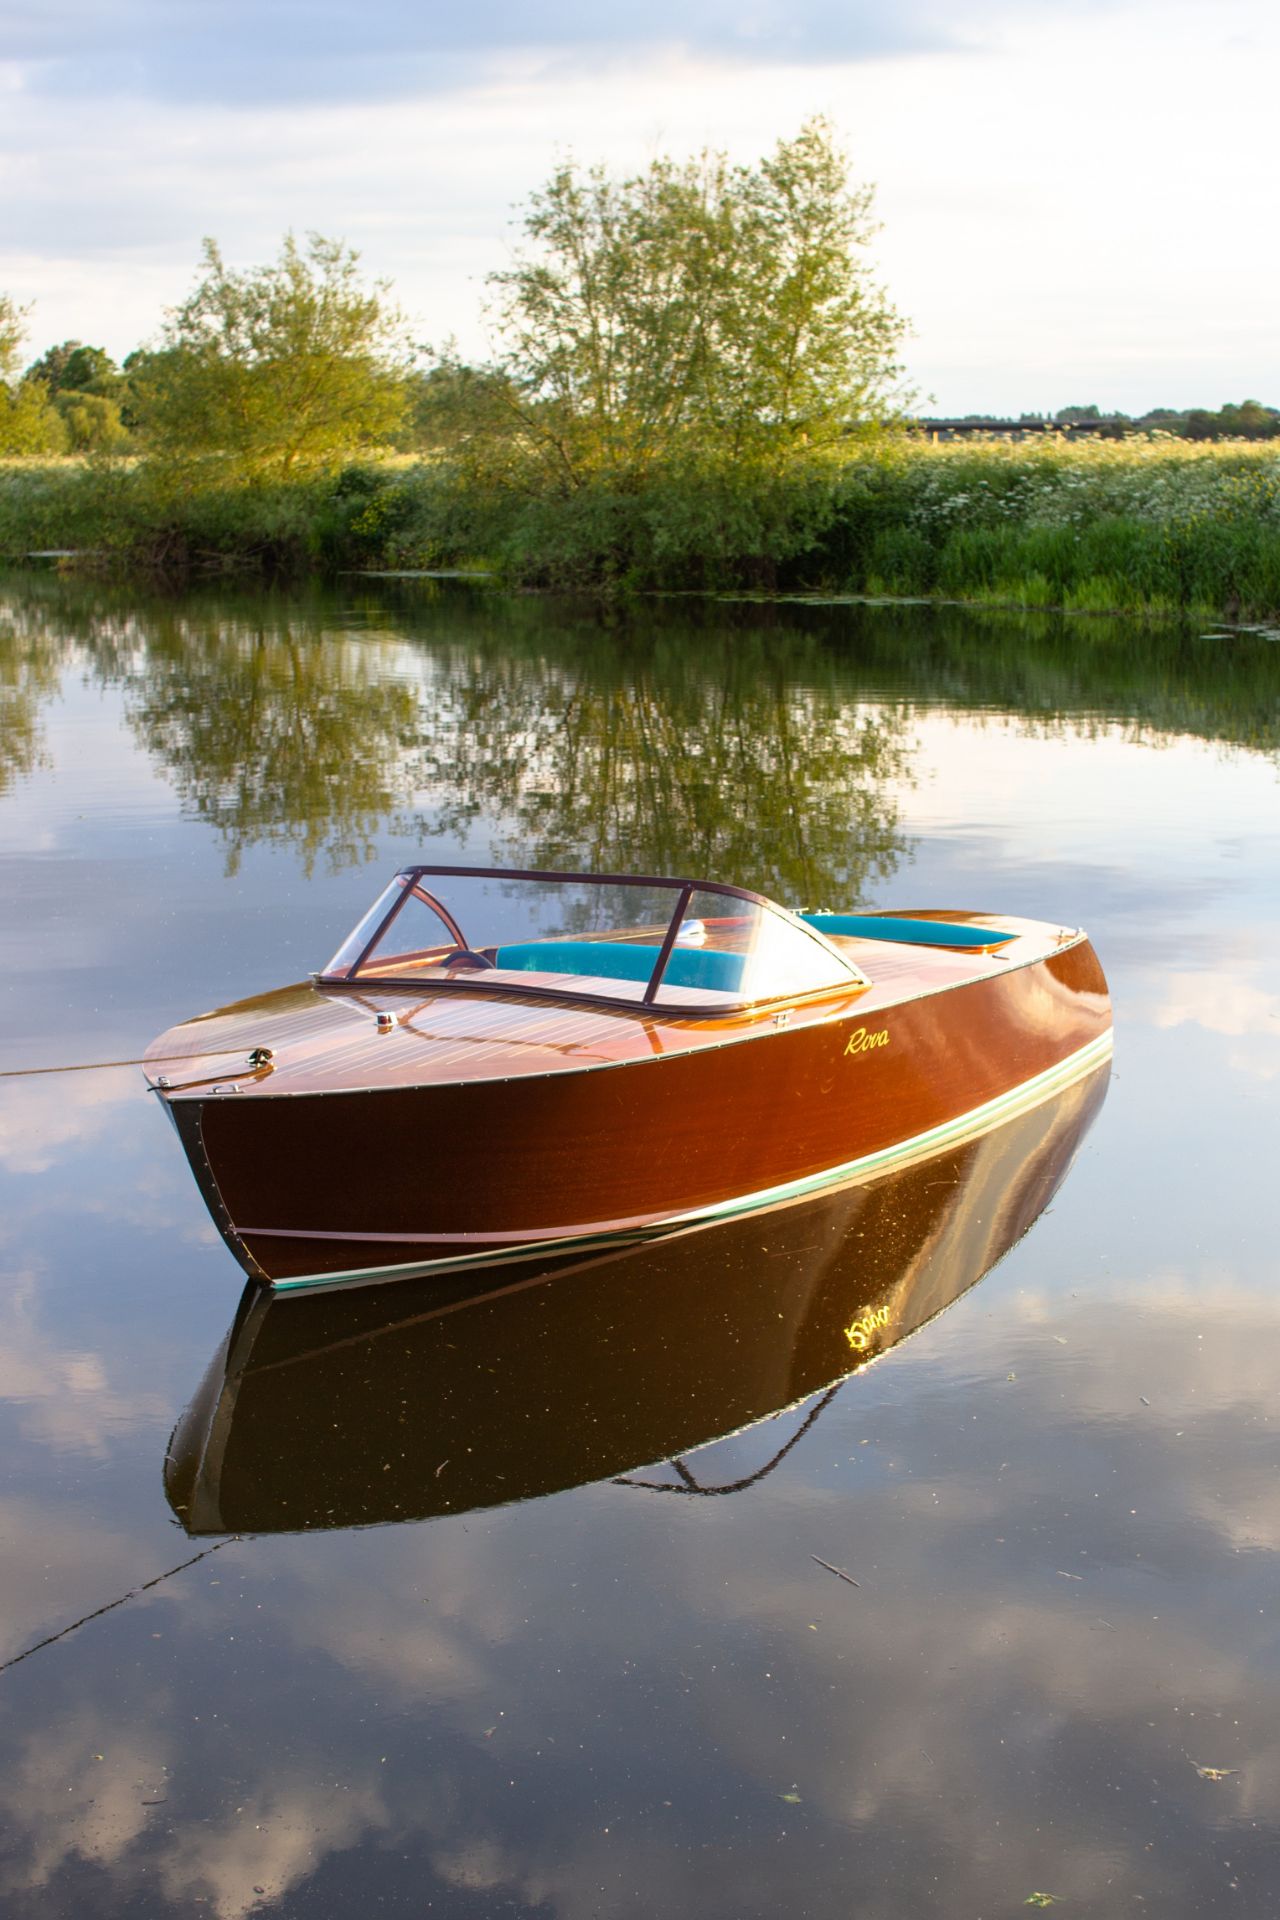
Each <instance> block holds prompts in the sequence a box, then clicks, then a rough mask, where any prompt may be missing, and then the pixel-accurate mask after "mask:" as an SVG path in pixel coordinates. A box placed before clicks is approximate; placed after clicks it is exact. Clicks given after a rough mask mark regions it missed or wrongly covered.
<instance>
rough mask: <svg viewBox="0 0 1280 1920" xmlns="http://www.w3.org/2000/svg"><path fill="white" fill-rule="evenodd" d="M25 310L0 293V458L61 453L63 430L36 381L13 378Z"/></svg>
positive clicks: (64, 438) (24, 327) (22, 337)
mask: <svg viewBox="0 0 1280 1920" xmlns="http://www.w3.org/2000/svg"><path fill="white" fill-rule="evenodd" d="M27 313H28V309H27V308H26V307H20V306H19V305H18V303H17V302H16V300H14V299H12V297H11V296H10V295H9V294H7V293H0V454H40V453H62V452H64V451H65V449H66V445H67V430H66V427H65V426H64V425H63V423H62V421H61V420H60V419H59V417H58V415H57V413H56V412H55V411H54V409H53V407H51V406H50V404H49V396H48V393H47V392H46V390H45V388H44V385H43V384H42V383H41V382H40V381H38V380H18V379H16V378H15V376H16V374H17V371H18V364H19V361H20V360H21V358H22V343H23V341H24V340H25V339H26V335H27Z"/></svg>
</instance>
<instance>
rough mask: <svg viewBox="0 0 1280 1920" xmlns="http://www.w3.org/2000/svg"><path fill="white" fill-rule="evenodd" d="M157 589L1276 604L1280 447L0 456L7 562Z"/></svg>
mask: <svg viewBox="0 0 1280 1920" xmlns="http://www.w3.org/2000/svg"><path fill="white" fill-rule="evenodd" d="M61 548H74V549H77V550H79V551H80V552H81V553H83V554H88V555H92V556H95V557H96V559H97V560H98V562H99V563H101V564H104V565H110V566H115V567H119V568H122V569H124V570H128V571H139V572H148V573H152V574H171V575H175V576H183V577H185V576H186V575H189V574H208V573H218V572H223V571H228V570H233V569H236V570H252V571H257V572H262V573H275V574H282V573H283V574H300V573H304V572H333V571H336V570H339V569H343V568H359V567H389V568H397V567H401V568H414V567H435V566H454V565H459V564H463V563H464V562H468V561H471V560H472V559H473V558H474V556H476V555H484V556H485V557H486V558H487V560H488V562H489V564H491V565H492V566H493V567H494V569H495V570H496V571H497V573H498V574H499V575H500V576H501V577H503V578H505V579H507V580H509V581H511V582H512V583H513V584H518V585H522V586H529V587H544V588H585V589H589V590H600V589H606V590H614V591H618V590H621V591H626V590H652V589H658V590H668V591H690V590H717V589H723V590H741V589H743V588H748V589H751V588H755V589H761V590H765V591H772V590H780V591H791V592H794V591H804V590H810V591H818V592H837V593H863V594H871V595H884V596H907V597H916V596H919V597H928V598H941V599H956V600H965V601H972V602H975V603H978V604H990V605H996V604H1003V605H1012V606H1020V607H1063V608H1067V609H1070V610H1074V611H1082V612H1160V613H1166V612H1170V611H1175V610H1182V611H1186V612H1189V613H1193V614H1195V615H1197V616H1206V615H1209V616H1223V615H1226V616H1231V617H1237V618H1245V619H1257V620H1270V619H1273V618H1275V617H1276V615H1277V614H1278V613H1280V456H1278V455H1277V453H1276V452H1275V451H1274V450H1272V449H1270V448H1269V447H1268V446H1267V444H1266V443H1262V444H1256V443H1254V444H1251V443H1244V442H1237V443H1221V442H1220V443H1216V444H1211V445H1200V446H1197V445H1195V444H1191V443H1188V442H1186V441H1169V440H1162V439H1160V438H1152V439H1148V440H1128V441H1122V442H1108V441H1099V442H1083V443H1082V442H1061V443H1056V442H1053V441H1050V442H1048V443H1046V444H1035V443H1023V444H1016V443H1005V442H987V443H981V444H979V445H976V446H975V445H972V444H964V443H950V444H940V445H935V444H932V443H929V442H926V441H922V440H920V439H917V438H912V437H909V436H907V435H900V434H899V435H890V434H882V435H878V436H874V437H868V438H865V439H861V438H859V439H851V440H849V441H847V442H844V443H842V444H841V446H840V448H839V450H838V451H837V452H835V453H830V452H828V453H826V454H824V455H822V456H818V455H814V456H813V457H811V458H806V459H805V460H804V461H802V462H800V463H795V464H792V465H791V466H790V467H788V468H787V469H785V470H783V471H776V470H775V471H770V470H767V469H765V468H764V467H762V466H759V465H757V466H754V467H746V466H742V465H737V466H734V465H728V464H724V463H719V464H716V463H711V462H707V461H704V460H699V459H698V458H696V457H693V456H690V457H688V458H685V459H682V460H681V461H679V462H675V461H669V462H667V463H665V464H664V465H662V466H661V467H659V468H651V469H649V470H646V471H645V472H643V473H639V474H637V473H632V472H626V471H618V470H604V469H602V470H600V471H598V472H595V473H592V474H590V475H589V476H588V477H587V479H586V480H585V482H584V483H583V484H581V485H579V486H576V487H575V488H573V489H572V490H571V491H560V490H556V489H554V488H553V487H552V486H550V485H549V484H548V483H547V482H546V481H545V479H542V478H540V477H539V476H537V475H536V474H534V473H532V472H530V471H524V470H521V469H520V468H519V467H518V466H514V467H508V468H506V469H504V470H502V471H501V472H499V473H497V474H495V473H494V472H493V471H491V470H485V469H481V468H475V469H469V468H467V467H466V466H464V465H461V464H451V463H450V462H448V461H446V460H444V459H425V460H424V459H412V460H411V459H405V458H399V459H396V458H387V459H382V460H366V461H364V462H362V463H361V464H359V465H353V466H349V467H347V468H345V469H343V470H342V471H340V472H338V473H330V474H326V475H318V476H317V475H312V476H309V477H306V478H299V479H291V480H274V481H257V482H254V483H252V484H246V483H242V482H233V481H231V480H228V479H226V478H225V477H222V478H220V477H219V476H218V475H217V474H216V473H209V472H205V473H203V474H202V473H200V472H199V471H196V472H192V471H188V472H186V473H183V474H178V473H176V472H174V471H173V470H170V469H162V468H160V467H159V466H158V465H157V464H155V463H151V462H146V461H124V460H93V459H90V460H81V461H77V460H67V459H64V460H43V461H36V460H22V461H11V462H9V463H7V464H5V465H0V557H3V558H6V559H10V560H14V559H20V558H21V557H22V556H23V555H24V554H26V553H29V552H32V551H34V550H39V549H61Z"/></svg>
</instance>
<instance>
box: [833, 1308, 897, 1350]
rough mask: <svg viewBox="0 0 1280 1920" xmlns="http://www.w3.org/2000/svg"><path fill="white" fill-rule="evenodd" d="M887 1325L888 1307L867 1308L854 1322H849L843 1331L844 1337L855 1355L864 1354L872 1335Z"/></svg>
mask: <svg viewBox="0 0 1280 1920" xmlns="http://www.w3.org/2000/svg"><path fill="white" fill-rule="evenodd" d="M888 1324H889V1309H888V1307H869V1308H868V1309H867V1311H866V1313H860V1314H859V1315H858V1317H857V1319H856V1320H851V1321H850V1322H849V1325H848V1326H847V1327H846V1328H845V1330H844V1337H845V1339H846V1340H847V1341H848V1342H849V1345H850V1346H851V1347H852V1348H853V1350H854V1352H855V1353H865V1352H866V1350H867V1348H868V1347H869V1346H870V1345H871V1336H872V1334H873V1333H878V1332H879V1331H880V1329H881V1327H887V1326H888Z"/></svg>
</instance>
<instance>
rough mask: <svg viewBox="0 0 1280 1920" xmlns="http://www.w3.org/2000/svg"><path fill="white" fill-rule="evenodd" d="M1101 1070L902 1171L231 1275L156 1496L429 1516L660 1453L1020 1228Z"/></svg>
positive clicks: (835, 1352) (870, 1326)
mask: <svg viewBox="0 0 1280 1920" xmlns="http://www.w3.org/2000/svg"><path fill="white" fill-rule="evenodd" d="M1109 1073H1110V1066H1109V1064H1104V1065H1102V1066H1100V1067H1096V1068H1094V1069H1093V1070H1092V1072H1090V1073H1089V1074H1088V1075H1087V1077H1085V1078H1083V1079H1081V1080H1080V1081H1078V1082H1077V1083H1076V1084H1075V1085H1073V1086H1071V1087H1069V1088H1068V1089H1067V1090H1066V1091H1065V1092H1061V1093H1058V1094H1056V1095H1054V1096H1053V1097H1052V1098H1051V1099H1049V1100H1046V1101H1043V1102H1042V1103H1041V1104H1039V1105H1037V1106H1035V1107H1033V1108H1031V1109H1030V1110H1029V1111H1025V1112H1023V1113H1021V1114H1019V1115H1018V1116H1017V1117H1016V1118H1014V1119H1011V1120H1008V1121H1006V1122H1005V1123H1004V1124H1003V1125H1002V1126H1000V1127H997V1128H993V1129H991V1130H990V1131H988V1132H986V1133H983V1134H981V1135H980V1136H978V1137H977V1138H973V1139H969V1140H968V1141H965V1142H963V1143H962V1144H959V1145H952V1146H949V1147H947V1148H946V1149H945V1150H943V1151H941V1152H935V1153H934V1154H932V1155H930V1156H929V1157H927V1158H922V1159H920V1160H919V1161H917V1162H916V1163H915V1164H913V1165H911V1166H908V1167H906V1168H905V1169H899V1170H898V1171H895V1172H893V1173H891V1174H885V1175H882V1176H880V1177H879V1178H872V1179H867V1180H863V1181H858V1182H857V1183H855V1184H851V1185H849V1186H846V1187H842V1188H841V1189H839V1190H838V1191H835V1192H829V1193H827V1194H824V1195H823V1196H822V1197H821V1198H819V1199H810V1200H806V1201H803V1202H796V1203H793V1204H791V1205H789V1206H784V1207H778V1208H776V1209H774V1210H772V1211H768V1212H760V1213H753V1214H751V1215H749V1216H744V1217H743V1218H741V1219H738V1220H733V1221H729V1222H727V1223H721V1224H718V1225H716V1226H711V1227H704V1228H700V1229H697V1230H690V1231H686V1232H681V1233H677V1234H673V1235H671V1236H669V1237H668V1238H666V1239H662V1240H658V1241H653V1242H649V1243H647V1244H645V1245H642V1246H639V1247H632V1248H629V1249H626V1250H622V1251H615V1252H612V1253H610V1254H607V1255H605V1256H599V1255H595V1256H592V1255H590V1254H586V1253H584V1254H583V1255H582V1256H581V1257H580V1258H579V1260H578V1261H577V1262H576V1263H566V1262H565V1261H563V1260H561V1261H560V1262H558V1263H557V1264H556V1265H555V1266H554V1267H552V1266H550V1265H546V1266H540V1267H536V1268H535V1267H531V1266H530V1264H529V1263H528V1262H525V1263H522V1264H520V1265H508V1266H493V1267H489V1268H487V1269H486V1270H484V1271H483V1272H482V1271H478V1270H476V1269H474V1268H472V1269H471V1270H470V1271H468V1272H467V1273H466V1274H456V1275H454V1276H452V1278H449V1277H446V1276H442V1275H439V1274H436V1275H433V1276H431V1277H430V1278H428V1279H423V1280H420V1281H412V1280H397V1281H394V1282H391V1283H388V1284H386V1285H384V1286H379V1287H376V1288H368V1289H364V1290H361V1291H357V1292H339V1293H333V1294H316V1295H311V1296H304V1297H301V1298H294V1299H290V1298H288V1297H284V1298H281V1297H279V1296H273V1295H272V1294H271V1293H270V1292H269V1291H268V1290H266V1289H263V1288H260V1287H259V1286H258V1285H257V1284H256V1283H254V1282H250V1284H249V1286H248V1287H247V1288H246V1291H245V1294H244V1297H243V1298H242V1300H241V1303H240V1308H239V1311H238V1313H237V1315H236V1319H235V1321H234V1323H233V1325H232V1327H231V1330H230V1332H229V1333H228V1335H227V1338H226V1340H225V1342H224V1343H223V1346H222V1348H221V1350H220V1351H219V1353H218V1354H217V1355H216V1357H215V1359H214V1361H213V1363H212V1365H211V1366H210V1368H209V1371H208V1373H207V1375H206V1377H205V1380H204V1383H203V1385H202V1386H201V1388H200V1391H199V1392H198V1393H197V1395H196V1397H195V1399H194V1400H193V1401H192V1403H191V1405H190V1407H189V1408H188V1409H187V1411H186V1413H185V1414H184V1415H183V1416H182V1418H181V1420H180V1421H179V1423H178V1426H177V1428H176V1429H175V1432H174V1435H173V1438H172V1440H171V1442H170V1449H169V1456H168V1459H167V1461H166V1465H165V1487H166V1492H167V1494H168V1497H169V1501H170V1504H171V1505H172V1507H173V1509H174V1512H175V1513H176V1514H177V1515H178V1518H179V1519H180V1521H181V1523H182V1525H183V1526H184V1527H185V1528H186V1530H187V1532H188V1533H190V1534H193V1535H197V1534H210V1533H226V1532H253V1533H268V1532H278V1531H298V1530H302V1529H306V1528H318V1527H351V1526H368V1525H371V1524H377V1523H386V1522H392V1521H400V1520H419V1519H426V1518H429V1517H433V1516H437V1515H442V1514H456V1513H460V1512H465V1511H467V1510H468V1509H475V1508H482V1507H490V1506H496V1505H499V1504H502V1503H505V1502H507V1501H513V1500H527V1499H532V1498H534V1497H536V1496H538V1495H542V1494H548V1493H554V1492H557V1491H560V1490H562V1489H564V1488H568V1487H575V1486H581V1485H584V1484H586V1483H587V1482H590V1481H593V1480H600V1479H605V1478H608V1477H611V1476H620V1475H624V1474H627V1473H628V1472H631V1471H633V1470H634V1469H636V1468H637V1467H640V1466H642V1465H644V1464H646V1463H650V1462H654V1461H665V1460H674V1459H676V1458H677V1456H679V1455H681V1454H683V1453H686V1452H688V1451H690V1450H692V1449H695V1448H697V1447H701V1446H705V1445H707V1444H708V1443H709V1442H711V1441H713V1440H715V1439H718V1438H721V1437H723V1436H725V1435H727V1434H730V1433H734V1432H737V1431H738V1430H740V1429H741V1428H743V1427H746V1426H749V1425H750V1424H752V1423H753V1422H755V1421H758V1420H762V1419H764V1418H766V1417H767V1416H768V1415H770V1414H773V1413H776V1412H778V1411H779V1410H781V1409H783V1408H787V1407H791V1406H794V1405H796V1404H798V1403H800V1402H802V1401H803V1400H805V1399H806V1398H807V1397H809V1396H810V1395H813V1394H815V1393H817V1392H819V1391H820V1390H821V1389H823V1388H827V1387H831V1386H832V1385H833V1383H836V1384H838V1383H839V1382H840V1381H842V1380H843V1379H845V1378H846V1377H847V1376H848V1375H849V1374H851V1373H854V1372H856V1371H857V1370H858V1369H859V1368H860V1367H862V1366H865V1365H866V1364H867V1363H868V1362H869V1361H871V1360H872V1359H874V1358H875V1357H876V1356H877V1355H878V1354H880V1353H883V1352H884V1351H885V1350H886V1348H888V1347H891V1346H893V1345H895V1344H896V1343H897V1342H898V1341H899V1340H901V1339H903V1338H904V1337H905V1336H906V1335H907V1334H909V1333H912V1332H914V1331H915V1329H916V1328H918V1327H920V1326H922V1325H923V1324H924V1323H925V1321H927V1320H930V1319H932V1318H933V1316H934V1315H935V1314H937V1313H939V1312H940V1311H941V1310H942V1309H943V1308H944V1307H946V1306H948V1305H950V1303H951V1302H952V1301H953V1300H956V1299H957V1298H958V1297H959V1296H960V1295H961V1294H962V1293H964V1292H965V1291H966V1290H967V1289H968V1288H969V1287H971V1286H973V1285H974V1283H975V1282H976V1281H978V1280H980V1279H981V1278H982V1276H983V1275H984V1274H985V1273H987V1272H988V1271H989V1270H990V1268H991V1267H992V1266H993V1265H994V1264H995V1262H996V1261H997V1260H999V1259H1000V1257H1001V1256H1002V1255H1003V1254H1004V1253H1006V1252H1007V1251H1008V1249H1009V1248H1010V1247H1012V1246H1013V1245H1014V1243H1015V1242H1016V1241H1017V1240H1019V1239H1020V1238H1021V1237H1022V1235H1023V1234H1025V1233H1026V1232H1027V1230H1028V1228H1029V1227H1031V1225H1032V1224H1033V1223H1034V1221H1035V1220H1036V1219H1037V1217H1038V1216H1039V1214H1040V1213H1041V1212H1042V1211H1043V1209H1044V1208H1045V1206H1046V1205H1047V1204H1048V1202H1049V1200H1050V1199H1051V1198H1052V1196H1053V1194H1054V1193H1055V1192H1056V1190H1057V1188H1058V1187H1059V1185H1060V1184H1061V1182H1062V1179H1063V1177H1064V1175H1065V1174H1066V1171H1067V1169H1068V1167H1069V1166H1070V1164H1071V1160H1072V1157H1073V1155H1074V1153H1075V1151H1076V1149H1077V1147H1078V1146H1079V1144H1080V1141H1081V1140H1082V1138H1083V1136H1084V1134H1085V1132H1086V1131H1087V1129H1088V1127H1089V1125H1090V1123H1091V1122H1092V1120H1093V1118H1094V1115H1095V1114H1096V1113H1097V1110H1098V1108H1099V1107H1100V1106H1101V1104H1102V1100H1103V1097H1104V1095H1105V1092H1106V1085H1107V1079H1108V1076H1109ZM678 1471H679V1469H678ZM758 1477H759V1474H756V1475H754V1476H753V1478H758ZM682 1484H691V1482H690V1481H689V1480H688V1479H687V1477H686V1479H685V1480H684V1481H683V1482H682Z"/></svg>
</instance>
